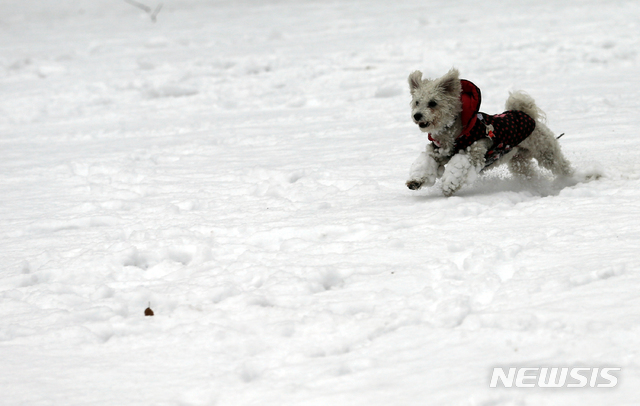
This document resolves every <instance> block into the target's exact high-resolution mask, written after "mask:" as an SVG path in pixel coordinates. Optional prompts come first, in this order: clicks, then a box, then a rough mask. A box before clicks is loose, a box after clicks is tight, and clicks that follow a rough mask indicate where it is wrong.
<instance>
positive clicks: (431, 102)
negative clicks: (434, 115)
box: [427, 100, 438, 108]
mask: <svg viewBox="0 0 640 406" xmlns="http://www.w3.org/2000/svg"><path fill="white" fill-rule="evenodd" d="M437 105H438V103H436V102H435V101H433V100H431V101H430V102H429V104H428V105H427V106H429V107H431V108H434V107H436V106H437Z"/></svg>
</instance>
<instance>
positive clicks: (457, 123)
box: [407, 69, 573, 196]
mask: <svg viewBox="0 0 640 406" xmlns="http://www.w3.org/2000/svg"><path fill="white" fill-rule="evenodd" d="M409 87H410V90H411V96H412V100H411V117H412V119H413V121H414V122H415V123H416V124H417V125H418V126H419V127H420V130H422V131H423V132H426V133H428V134H429V135H428V137H429V141H431V142H430V143H429V144H427V148H426V151H425V152H422V153H421V154H420V156H419V157H418V159H416V161H415V162H414V163H413V165H412V166H411V174H410V178H409V180H408V181H407V187H408V188H409V189H412V190H416V189H420V188H421V187H423V186H433V185H434V184H435V182H436V179H437V178H441V183H442V192H443V193H444V195H445V196H451V195H452V194H454V193H455V192H456V191H458V190H459V189H460V188H461V187H462V186H463V185H464V184H470V183H472V182H473V181H474V179H475V178H476V176H477V174H478V173H480V172H481V171H482V170H484V169H487V168H489V167H493V166H496V165H500V164H503V163H508V165H509V169H510V170H511V172H512V173H513V174H516V175H519V176H523V177H530V176H531V175H532V174H533V170H534V168H533V166H532V165H533V162H532V160H531V158H535V159H536V160H537V161H538V165H540V166H542V167H543V168H547V169H549V170H551V172H552V173H553V174H554V175H556V176H558V175H560V176H570V175H571V174H572V173H573V170H572V168H571V165H570V163H569V161H567V160H566V159H565V157H564V156H563V155H562V152H561V151H560V145H559V144H558V141H557V138H556V136H555V135H554V134H553V132H551V130H549V128H548V127H547V126H546V125H544V124H543V123H542V120H543V119H544V113H543V112H542V111H541V110H540V109H539V108H538V107H537V106H536V104H535V101H534V100H533V99H532V98H531V97H530V96H529V95H527V94H525V93H523V92H515V93H511V94H510V95H509V98H508V99H507V102H506V104H505V109H506V110H507V111H505V112H504V113H502V114H497V115H494V116H492V115H488V114H485V113H481V112H479V108H480V102H481V95H480V89H478V88H477V87H476V86H475V85H474V84H473V83H471V82H469V81H467V80H460V78H459V73H458V71H457V70H456V69H451V70H450V71H449V72H448V73H447V74H446V75H444V76H443V77H441V78H438V79H435V80H430V79H424V80H423V79H422V73H421V72H420V71H416V72H413V73H412V74H411V75H409Z"/></svg>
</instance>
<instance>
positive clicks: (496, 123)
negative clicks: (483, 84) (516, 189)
mask: <svg viewBox="0 0 640 406" xmlns="http://www.w3.org/2000/svg"><path fill="white" fill-rule="evenodd" d="M460 84H461V85H462V92H461V93H460V101H461V102H462V113H461V119H462V132H461V133H460V135H459V136H458V137H457V138H456V140H455V145H454V147H453V151H452V155H453V154H456V153H458V152H460V151H462V150H465V149H467V148H468V147H469V146H471V145H472V144H473V143H474V142H476V141H479V140H481V139H483V138H490V139H491V140H492V141H493V143H492V145H491V147H490V148H489V151H487V153H486V155H485V168H486V167H488V166H489V165H491V164H492V163H494V162H495V161H496V160H498V159H499V158H500V157H501V156H503V155H504V154H506V153H507V152H509V151H511V149H513V148H514V147H516V146H518V144H520V143H521V142H522V141H524V140H525V138H527V137H528V136H529V135H531V133H532V132H533V130H534V129H535V128H536V121H535V120H534V119H532V118H531V117H529V116H528V115H527V114H525V113H523V112H521V111H518V110H509V111H505V112H504V113H502V114H496V115H489V114H486V113H481V112H479V109H480V103H481V101H482V97H481V94H480V89H478V87H477V86H476V85H474V84H473V83H471V82H469V81H468V80H461V81H460ZM430 138H431V137H430ZM433 144H434V148H439V147H438V145H437V144H436V143H435V142H433Z"/></svg>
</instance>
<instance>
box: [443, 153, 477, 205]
mask: <svg viewBox="0 0 640 406" xmlns="http://www.w3.org/2000/svg"><path fill="white" fill-rule="evenodd" d="M480 169H481V168H480ZM478 172H479V169H478V168H475V167H474V166H473V165H472V164H471V161H470V160H469V157H468V156H467V155H465V154H457V155H454V156H453V158H451V160H450V161H449V163H448V164H447V166H446V167H445V170H444V174H443V175H442V193H443V194H444V195H445V196H447V197H449V196H451V195H453V194H454V193H455V192H457V191H458V190H460V188H461V187H462V186H463V185H464V184H465V183H472V182H473V181H474V180H475V177H476V175H477V174H478Z"/></svg>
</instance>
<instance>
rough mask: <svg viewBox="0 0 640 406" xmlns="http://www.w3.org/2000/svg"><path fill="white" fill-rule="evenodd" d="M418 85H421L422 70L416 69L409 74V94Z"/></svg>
mask: <svg viewBox="0 0 640 406" xmlns="http://www.w3.org/2000/svg"><path fill="white" fill-rule="evenodd" d="M420 85H422V72H420V71H419V70H417V71H415V72H413V73H412V74H411V75H409V90H411V94H413V92H415V91H416V89H417V88H419V87H420Z"/></svg>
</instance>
